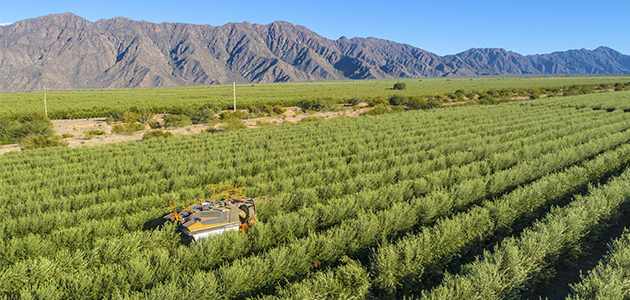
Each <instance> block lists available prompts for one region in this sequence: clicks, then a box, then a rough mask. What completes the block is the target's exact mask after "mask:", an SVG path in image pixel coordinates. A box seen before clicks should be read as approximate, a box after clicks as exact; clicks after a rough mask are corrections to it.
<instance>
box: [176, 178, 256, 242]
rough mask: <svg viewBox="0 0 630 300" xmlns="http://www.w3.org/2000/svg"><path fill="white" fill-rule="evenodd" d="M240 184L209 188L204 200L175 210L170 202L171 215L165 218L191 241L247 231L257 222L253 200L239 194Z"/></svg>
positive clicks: (240, 192) (241, 187)
mask: <svg viewBox="0 0 630 300" xmlns="http://www.w3.org/2000/svg"><path fill="white" fill-rule="evenodd" d="M242 189H243V186H242V185H237V184H228V185H223V186H217V187H214V188H212V190H210V191H209V192H208V193H207V194H206V197H208V196H209V195H210V194H211V195H212V196H210V197H208V198H207V199H206V200H203V199H202V200H201V201H199V202H197V203H194V204H190V205H188V206H184V203H182V204H181V208H179V209H178V208H177V203H176V201H175V200H169V208H170V211H171V213H170V214H167V215H166V216H164V218H165V219H167V220H170V221H171V222H173V223H176V224H177V225H178V226H179V229H180V230H181V231H182V233H183V234H185V235H186V236H188V237H189V238H190V239H191V240H193V241H199V240H203V239H205V238H207V237H211V236H213V235H217V234H222V233H224V232H226V231H238V230H240V231H247V229H248V228H249V226H251V225H252V224H254V223H256V221H257V218H256V204H255V203H254V200H255V199H252V198H248V197H245V196H244V195H243V194H242Z"/></svg>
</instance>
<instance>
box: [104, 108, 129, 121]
mask: <svg viewBox="0 0 630 300" xmlns="http://www.w3.org/2000/svg"><path fill="white" fill-rule="evenodd" d="M105 117H106V118H105V121H106V122H107V123H108V124H111V123H114V122H120V121H124V119H125V111H124V110H121V109H118V108H113V109H111V110H109V111H108V112H107V113H106V115H105Z"/></svg>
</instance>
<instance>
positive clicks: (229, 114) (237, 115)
mask: <svg viewBox="0 0 630 300" xmlns="http://www.w3.org/2000/svg"><path fill="white" fill-rule="evenodd" d="M245 118H247V113H246V112H244V111H240V110H237V111H224V112H222V113H221V114H220V115H219V119H221V120H229V119H239V120H242V119H245Z"/></svg>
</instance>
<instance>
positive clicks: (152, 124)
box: [147, 120, 162, 129]
mask: <svg viewBox="0 0 630 300" xmlns="http://www.w3.org/2000/svg"><path fill="white" fill-rule="evenodd" d="M147 125H149V127H150V128H151V129H158V128H162V124H160V121H158V120H149V122H147Z"/></svg>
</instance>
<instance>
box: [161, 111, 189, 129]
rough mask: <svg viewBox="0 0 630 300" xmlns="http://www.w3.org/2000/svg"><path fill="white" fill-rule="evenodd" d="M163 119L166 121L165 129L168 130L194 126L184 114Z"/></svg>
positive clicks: (167, 116)
mask: <svg viewBox="0 0 630 300" xmlns="http://www.w3.org/2000/svg"><path fill="white" fill-rule="evenodd" d="M162 119H163V120H164V127H166V128H179V127H184V126H188V125H192V120H190V118H189V117H188V116H186V115H184V114H181V115H179V114H178V115H166V116H164V118H162Z"/></svg>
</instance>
